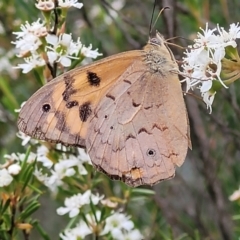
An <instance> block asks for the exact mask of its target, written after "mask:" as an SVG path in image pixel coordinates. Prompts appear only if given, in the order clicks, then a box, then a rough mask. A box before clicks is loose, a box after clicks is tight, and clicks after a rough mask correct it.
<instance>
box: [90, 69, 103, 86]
mask: <svg viewBox="0 0 240 240" xmlns="http://www.w3.org/2000/svg"><path fill="white" fill-rule="evenodd" d="M87 79H88V82H89V83H90V85H91V86H96V87H98V86H99V85H100V82H101V78H100V77H99V76H98V75H97V74H96V73H94V72H90V71H88V72H87Z"/></svg>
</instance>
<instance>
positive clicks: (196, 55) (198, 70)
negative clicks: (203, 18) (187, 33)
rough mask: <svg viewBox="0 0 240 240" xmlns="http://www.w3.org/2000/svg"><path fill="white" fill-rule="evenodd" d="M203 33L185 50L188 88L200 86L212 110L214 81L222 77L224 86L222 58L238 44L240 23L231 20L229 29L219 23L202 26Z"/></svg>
mask: <svg viewBox="0 0 240 240" xmlns="http://www.w3.org/2000/svg"><path fill="white" fill-rule="evenodd" d="M200 29H201V30H202V33H198V34H197V39H195V40H194V41H195V43H194V44H193V45H192V46H189V49H188V50H187V51H186V52H185V55H186V56H185V57H183V62H184V64H183V65H182V67H183V72H181V73H180V74H181V75H182V76H183V77H184V79H183V81H185V82H186V85H187V89H186V92H187V91H188V90H189V89H194V88H195V87H197V88H199V89H200V92H201V95H202V97H203V100H204V102H205V103H206V105H207V107H208V108H209V109H210V112H211V110H212V103H213V100H214V96H215V94H216V91H215V90H212V85H213V81H218V82H219V83H221V84H222V85H223V86H224V87H226V85H225V83H224V82H223V81H222V79H221V70H222V60H223V58H224V57H225V54H226V48H227V47H232V48H236V47H237V43H236V39H238V38H240V26H239V24H238V23H237V24H234V23H233V24H231V25H230V28H229V31H228V32H227V31H225V30H224V29H223V28H222V27H219V26H217V28H214V29H208V24H206V29H205V30H204V29H202V28H200Z"/></svg>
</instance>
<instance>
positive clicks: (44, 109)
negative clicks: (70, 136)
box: [42, 103, 51, 112]
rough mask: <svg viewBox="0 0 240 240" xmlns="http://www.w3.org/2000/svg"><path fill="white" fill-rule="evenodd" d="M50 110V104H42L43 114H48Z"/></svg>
mask: <svg viewBox="0 0 240 240" xmlns="http://www.w3.org/2000/svg"><path fill="white" fill-rule="evenodd" d="M50 109H51V106H50V104H48V103H46V104H44V105H43V106H42V110H43V111H44V112H48V111H49V110H50Z"/></svg>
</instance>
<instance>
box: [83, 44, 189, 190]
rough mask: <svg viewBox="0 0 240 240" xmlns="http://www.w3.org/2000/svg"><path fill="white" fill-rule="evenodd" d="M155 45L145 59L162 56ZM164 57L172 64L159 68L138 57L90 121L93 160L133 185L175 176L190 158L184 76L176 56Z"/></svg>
mask: <svg viewBox="0 0 240 240" xmlns="http://www.w3.org/2000/svg"><path fill="white" fill-rule="evenodd" d="M154 49H155V48H154V47H153V48H152V49H151V50H147V51H146V52H145V53H144V54H143V56H142V57H143V59H144V60H146V59H148V54H156V53H153V51H152V50H154ZM160 54H161V52H160ZM155 57H157V56H155ZM160 58H161V59H162V56H161V55H160ZM164 58H165V61H166V63H167V64H168V66H169V68H167V67H165V68H163V69H158V71H152V69H151V65H150V66H148V64H147V63H146V61H142V59H139V61H137V60H136V61H135V62H134V63H133V64H132V66H131V71H129V69H127V70H126V71H125V72H124V73H123V74H122V76H121V77H120V78H119V79H118V81H117V82H116V83H115V84H113V86H112V87H111V88H109V89H108V91H107V93H106V95H105V97H103V98H102V99H101V101H100V102H99V104H98V106H97V107H96V110H95V114H94V117H93V118H92V119H91V120H90V123H89V132H88V134H87V138H86V139H87V142H86V146H87V149H88V151H89V154H90V157H91V159H92V162H93V164H94V165H95V166H96V167H97V168H98V169H99V170H100V171H102V172H104V173H107V174H108V175H109V176H110V177H112V178H113V179H121V180H123V181H124V182H126V183H127V184H128V185H130V186H138V185H143V184H148V185H153V184H155V183H157V182H159V181H161V180H165V179H169V178H172V177H173V176H174V175H175V166H176V165H178V166H180V165H181V164H182V163H183V161H184V159H185V156H186V152H187V148H188V139H189V129H188V120H187V118H186V109H185V103H184V100H183V97H182V91H181V86H180V82H179V80H178V76H177V75H176V74H175V73H173V72H172V71H171V70H172V69H174V68H177V65H176V63H175V62H173V61H172V59H171V55H170V54H168V55H164ZM153 64H154V63H153ZM179 96H180V97H181V98H179ZM179 119H181V121H179Z"/></svg>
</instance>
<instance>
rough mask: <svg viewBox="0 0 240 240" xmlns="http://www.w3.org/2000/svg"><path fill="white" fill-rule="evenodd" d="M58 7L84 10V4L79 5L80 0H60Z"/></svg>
mask: <svg viewBox="0 0 240 240" xmlns="http://www.w3.org/2000/svg"><path fill="white" fill-rule="evenodd" d="M58 6H59V7H60V8H70V7H75V8H78V9H80V8H82V6H83V4H82V3H79V2H78V0H58Z"/></svg>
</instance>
